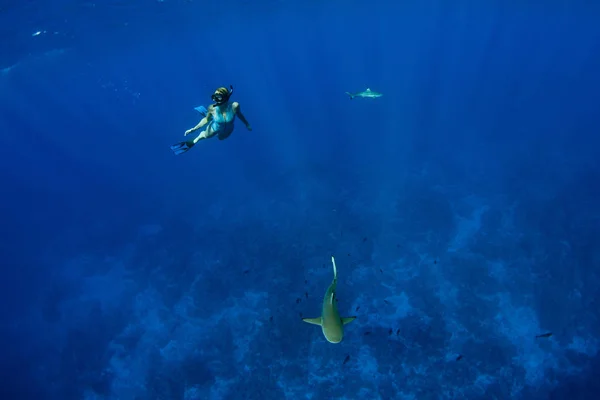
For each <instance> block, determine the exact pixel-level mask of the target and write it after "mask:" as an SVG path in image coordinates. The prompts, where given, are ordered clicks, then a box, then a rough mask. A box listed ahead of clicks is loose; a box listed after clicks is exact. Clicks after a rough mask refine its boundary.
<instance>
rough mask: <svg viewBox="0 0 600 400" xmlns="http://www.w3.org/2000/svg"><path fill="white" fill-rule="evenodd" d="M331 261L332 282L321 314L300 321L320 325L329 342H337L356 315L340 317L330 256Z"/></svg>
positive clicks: (333, 260)
mask: <svg viewBox="0 0 600 400" xmlns="http://www.w3.org/2000/svg"><path fill="white" fill-rule="evenodd" d="M331 263H332V264H333V282H331V285H329V287H328V288H327V291H326V292H325V297H324V298H323V310H322V312H321V316H320V317H318V318H302V321H304V322H308V323H309V324H313V325H320V326H321V329H322V330H323V335H324V336H325V339H327V341H328V342H329V343H339V342H341V341H342V338H343V337H344V325H346V324H348V323H350V322H352V321H354V320H355V319H356V317H347V318H342V317H340V313H339V312H338V309H337V304H336V301H337V299H336V297H335V289H336V287H337V268H336V267H335V259H334V258H333V257H331Z"/></svg>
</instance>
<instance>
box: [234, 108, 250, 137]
mask: <svg viewBox="0 0 600 400" xmlns="http://www.w3.org/2000/svg"><path fill="white" fill-rule="evenodd" d="M233 110H234V111H235V115H237V117H238V118H239V119H240V121H242V122H243V123H244V125H246V129H248V130H249V131H251V130H252V127H251V126H250V123H249V122H248V120H247V119H246V117H244V114H242V111H241V110H240V103H238V102H237V101H236V102H234V103H233Z"/></svg>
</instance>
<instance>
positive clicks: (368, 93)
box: [346, 88, 383, 99]
mask: <svg viewBox="0 0 600 400" xmlns="http://www.w3.org/2000/svg"><path fill="white" fill-rule="evenodd" d="M346 94H347V95H348V96H350V99H353V98H355V97H362V98H363V99H377V98H379V97H381V96H383V93H379V92H374V91H372V90H371V89H369V88H367V90H365V91H364V92H358V93H350V92H346Z"/></svg>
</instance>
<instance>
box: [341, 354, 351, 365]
mask: <svg viewBox="0 0 600 400" xmlns="http://www.w3.org/2000/svg"><path fill="white" fill-rule="evenodd" d="M348 361H350V354H348V355H347V356H346V358H344V363H343V364H342V365H346V363H347V362H348Z"/></svg>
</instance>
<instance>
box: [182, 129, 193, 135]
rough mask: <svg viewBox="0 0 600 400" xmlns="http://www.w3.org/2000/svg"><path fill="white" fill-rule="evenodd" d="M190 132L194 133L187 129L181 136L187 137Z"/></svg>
mask: <svg viewBox="0 0 600 400" xmlns="http://www.w3.org/2000/svg"><path fill="white" fill-rule="evenodd" d="M192 132H194V130H193V129H188V130H187V131H185V133H184V134H183V136H187V135H189V134H190V133H192Z"/></svg>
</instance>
